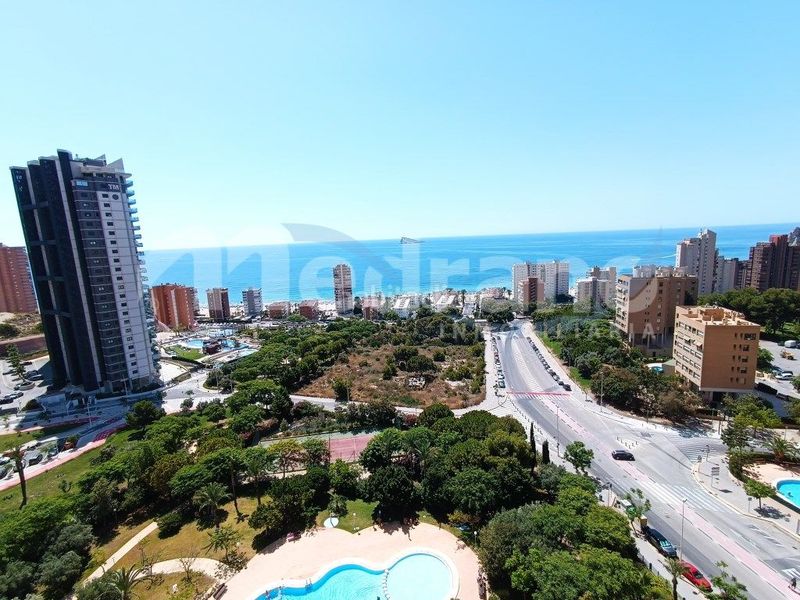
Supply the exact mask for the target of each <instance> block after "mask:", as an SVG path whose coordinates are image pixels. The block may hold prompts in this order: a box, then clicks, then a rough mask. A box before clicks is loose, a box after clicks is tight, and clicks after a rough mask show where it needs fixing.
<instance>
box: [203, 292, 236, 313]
mask: <svg viewBox="0 0 800 600" xmlns="http://www.w3.org/2000/svg"><path fill="white" fill-rule="evenodd" d="M206 298H208V316H209V318H210V319H212V320H213V321H227V320H229V319H230V318H231V303H230V299H229V298H228V288H211V289H209V290H206Z"/></svg>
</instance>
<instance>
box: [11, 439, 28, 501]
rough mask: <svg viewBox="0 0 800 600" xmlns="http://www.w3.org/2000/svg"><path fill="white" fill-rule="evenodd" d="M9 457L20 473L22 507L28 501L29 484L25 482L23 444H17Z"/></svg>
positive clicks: (18, 473)
mask: <svg viewBox="0 0 800 600" xmlns="http://www.w3.org/2000/svg"><path fill="white" fill-rule="evenodd" d="M8 457H9V458H10V459H11V460H13V461H14V467H15V468H16V469H17V475H19V489H20V491H21V492H22V504H20V505H19V507H20V508H22V507H23V506H25V505H26V504H27V503H28V484H27V483H25V467H24V465H23V461H24V459H25V451H24V450H23V449H22V447H21V446H15V447H14V448H12V449H11V450H10V451H9V453H8Z"/></svg>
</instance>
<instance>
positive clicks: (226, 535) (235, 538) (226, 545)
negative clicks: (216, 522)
mask: <svg viewBox="0 0 800 600" xmlns="http://www.w3.org/2000/svg"><path fill="white" fill-rule="evenodd" d="M241 537H242V536H241V534H240V533H239V532H238V531H236V530H235V529H234V528H233V527H231V526H230V525H226V526H225V527H221V528H220V529H215V530H214V531H209V532H208V544H206V546H205V548H203V550H205V551H206V552H218V551H220V550H222V551H223V552H224V553H225V558H224V559H223V562H225V563H227V562H228V561H229V559H230V553H231V550H233V548H235V547H236V544H237V543H238V542H239V540H240V539H241Z"/></svg>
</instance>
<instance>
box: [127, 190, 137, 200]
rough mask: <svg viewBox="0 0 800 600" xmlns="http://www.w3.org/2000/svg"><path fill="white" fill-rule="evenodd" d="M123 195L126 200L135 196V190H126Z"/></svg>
mask: <svg viewBox="0 0 800 600" xmlns="http://www.w3.org/2000/svg"><path fill="white" fill-rule="evenodd" d="M125 194H126V195H127V196H128V198H132V197H133V196H135V195H136V190H134V189H133V188H126V189H125Z"/></svg>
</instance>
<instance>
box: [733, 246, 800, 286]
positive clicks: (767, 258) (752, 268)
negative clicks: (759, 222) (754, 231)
mask: <svg viewBox="0 0 800 600" xmlns="http://www.w3.org/2000/svg"><path fill="white" fill-rule="evenodd" d="M746 285H747V286H748V287H752V288H755V289H757V290H758V291H760V292H763V291H764V290H768V289H770V288H789V289H791V290H798V291H800V245H797V244H792V243H790V242H789V236H788V235H771V236H769V241H768V242H759V243H758V244H756V245H755V246H753V247H751V248H750V258H749V264H748V270H747V277H746Z"/></svg>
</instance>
